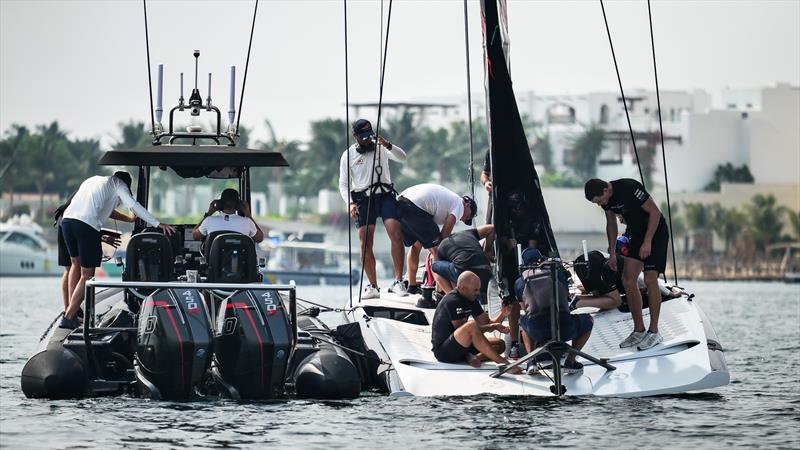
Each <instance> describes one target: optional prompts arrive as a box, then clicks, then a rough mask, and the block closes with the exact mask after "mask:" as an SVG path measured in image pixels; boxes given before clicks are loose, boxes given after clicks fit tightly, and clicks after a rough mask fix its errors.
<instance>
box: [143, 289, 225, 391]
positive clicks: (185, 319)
mask: <svg viewBox="0 0 800 450" xmlns="http://www.w3.org/2000/svg"><path fill="white" fill-rule="evenodd" d="M212 343H213V342H212V334H211V325H210V321H209V316H208V310H207V309H206V306H205V303H204V302H203V298H202V297H201V296H200V293H199V292H198V291H197V290H195V289H181V288H171V289H158V290H157V291H156V292H154V293H153V294H152V295H150V296H149V297H147V299H146V300H145V301H144V303H143V304H142V311H141V313H140V314H139V333H138V340H137V350H136V378H137V379H138V380H139V382H140V384H141V385H142V387H143V388H144V390H145V391H149V395H150V396H151V397H153V398H168V399H186V398H189V397H190V396H191V395H192V393H193V392H194V390H195V387H197V386H198V385H199V384H200V383H201V382H202V381H203V379H204V377H205V373H206V370H208V367H209V365H210V364H211V356H212Z"/></svg>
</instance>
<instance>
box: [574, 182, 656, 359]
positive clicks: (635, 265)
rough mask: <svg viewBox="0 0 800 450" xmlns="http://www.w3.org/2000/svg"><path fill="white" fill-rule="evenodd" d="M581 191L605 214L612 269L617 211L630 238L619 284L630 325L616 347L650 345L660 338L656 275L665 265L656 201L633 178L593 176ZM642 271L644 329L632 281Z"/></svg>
mask: <svg viewBox="0 0 800 450" xmlns="http://www.w3.org/2000/svg"><path fill="white" fill-rule="evenodd" d="M584 193H585V194H586V199H587V200H589V201H590V202H592V203H595V204H597V205H600V207H602V208H603V210H604V211H605V213H606V234H607V236H608V253H609V261H608V266H609V267H610V268H611V269H612V270H616V269H617V259H616V256H615V255H616V242H617V231H618V230H617V216H616V215H617V214H620V215H621V216H622V217H623V218H624V219H625V224H626V226H627V229H626V234H627V235H628V237H629V238H630V242H629V244H628V255H627V256H625V257H624V258H625V267H624V269H623V272H622V284H623V286H624V288H625V292H626V293H627V299H628V307H629V308H630V310H631V316H632V317H633V326H634V328H633V331H632V332H631V334H630V336H628V337H627V338H626V339H625V340H624V341H622V342H621V343H620V344H619V346H620V348H626V347H633V346H636V347H637V348H638V349H639V350H645V349H648V348H651V347H653V346H655V345H656V344H658V343H659V342H661V341H662V340H663V339H662V337H661V334H660V333H659V332H658V316H659V313H660V312H661V293H660V290H659V288H658V274H659V273H663V272H664V270H665V269H666V267H667V245H668V244H669V231H668V230H667V222H666V220H664V216H663V215H662V214H661V210H659V209H658V206H657V205H656V202H654V201H653V199H652V198H651V197H650V194H648V193H647V191H646V190H645V188H644V186H642V184H641V183H639V182H638V181H636V180H632V179H630V178H622V179H620V180H614V181H610V182H606V181H603V180H599V179H597V178H593V179H591V180H589V181H587V182H586V185H585V186H584ZM642 270H644V282H645V285H646V286H647V292H648V295H647V297H648V300H649V301H648V304H649V307H650V326H649V329H648V330H647V331H646V332H645V326H644V320H643V319H642V297H641V294H640V293H639V289H638V287H637V284H636V280H637V278H638V277H639V274H640V273H642Z"/></svg>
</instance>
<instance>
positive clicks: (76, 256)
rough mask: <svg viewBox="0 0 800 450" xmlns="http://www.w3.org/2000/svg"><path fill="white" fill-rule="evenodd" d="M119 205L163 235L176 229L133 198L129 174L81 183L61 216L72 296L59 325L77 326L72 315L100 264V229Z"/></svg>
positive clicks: (97, 178) (90, 179) (101, 255)
mask: <svg viewBox="0 0 800 450" xmlns="http://www.w3.org/2000/svg"><path fill="white" fill-rule="evenodd" d="M120 205H124V206H125V207H126V208H128V209H130V210H131V211H133V213H134V215H135V216H136V217H138V218H140V219H142V220H144V221H145V222H147V223H148V224H150V225H151V226H154V227H159V228H161V230H163V231H164V233H166V234H172V233H174V232H175V228H173V227H171V226H169V225H165V224H163V223H161V222H159V221H158V220H157V219H156V218H155V217H153V215H152V214H150V213H149V212H148V211H147V210H146V209H145V208H144V206H142V205H140V204H139V203H138V202H137V201H136V200H134V199H133V197H132V196H131V176H130V174H129V173H127V172H116V173H115V174H114V175H112V176H110V177H104V176H94V177H91V178H89V179H87V180H85V181H84V182H83V183H81V186H80V187H79V188H78V191H77V192H75V195H74V196H73V197H72V201H71V202H70V204H69V206H68V207H67V209H65V210H64V215H63V216H62V219H61V232H62V234H63V236H64V243H65V244H66V245H67V251H68V252H69V257H70V261H71V263H72V266H71V267H70V276H69V292H71V293H72V295H71V296H70V300H69V307H68V308H67V310H66V311H65V312H64V318H63V319H62V320H61V324H60V325H59V326H61V327H62V328H76V327H77V326H78V323H77V321H76V320H75V314H77V312H78V309H79V308H80V305H81V302H82V301H83V294H84V289H85V284H86V281H87V280H88V279H90V278H92V277H94V271H95V269H96V268H97V267H100V262H101V259H102V257H103V249H102V248H101V245H100V242H101V235H100V228H101V227H102V226H103V222H104V221H105V220H106V219H107V218H108V217H109V216H111V213H112V211H114V209H116V208H117V207H119V206H120ZM78 274H80V275H78Z"/></svg>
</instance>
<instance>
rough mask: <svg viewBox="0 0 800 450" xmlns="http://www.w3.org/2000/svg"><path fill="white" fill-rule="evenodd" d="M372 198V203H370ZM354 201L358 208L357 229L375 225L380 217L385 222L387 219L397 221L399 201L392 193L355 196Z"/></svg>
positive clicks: (357, 194)
mask: <svg viewBox="0 0 800 450" xmlns="http://www.w3.org/2000/svg"><path fill="white" fill-rule="evenodd" d="M370 197H371V198H372V201H371V202H370ZM353 201H354V202H355V204H356V207H358V217H356V228H361V227H363V226H365V225H375V222H377V221H378V217H380V218H381V219H382V220H383V221H384V222H385V221H386V219H397V217H398V216H399V213H398V212H397V199H396V198H395V196H394V194H392V193H391V192H384V193H376V194H374V195H372V196H368V195H363V194H361V195H359V193H356V194H355V195H353Z"/></svg>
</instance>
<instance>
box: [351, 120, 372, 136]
mask: <svg viewBox="0 0 800 450" xmlns="http://www.w3.org/2000/svg"><path fill="white" fill-rule="evenodd" d="M353 133H355V134H356V136H358V138H359V139H369V138H370V137H372V136H374V135H375V133H374V132H373V131H372V124H371V123H370V121H369V120H367V119H358V120H356V121H355V122H353Z"/></svg>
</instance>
